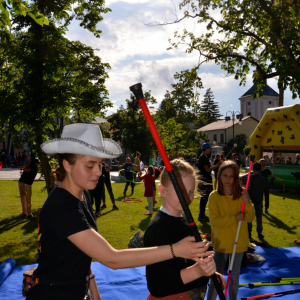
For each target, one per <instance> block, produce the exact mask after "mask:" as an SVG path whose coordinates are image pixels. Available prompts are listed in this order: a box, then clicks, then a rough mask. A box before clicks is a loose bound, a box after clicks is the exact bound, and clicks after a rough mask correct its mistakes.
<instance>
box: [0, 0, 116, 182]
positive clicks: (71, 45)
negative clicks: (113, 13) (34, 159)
mask: <svg viewBox="0 0 300 300" xmlns="http://www.w3.org/2000/svg"><path fill="white" fill-rule="evenodd" d="M35 3H36V5H37V7H38V9H39V10H40V12H41V13H42V14H43V15H45V16H46V17H47V19H48V20H49V26H44V27H42V26H40V25H38V24H37V23H36V22H35V21H34V20H33V19H32V18H30V17H29V16H23V15H18V16H15V17H14V26H13V27H12V34H10V35H8V36H7V38H6V43H11V44H12V45H13V46H14V49H8V48H7V47H6V48H5V49H6V54H7V57H6V59H5V61H2V65H1V67H2V69H3V70H4V71H5V72H6V73H8V74H9V78H5V76H2V77H1V80H3V84H2V82H1V85H0V96H1V100H2V102H3V103H2V106H1V111H0V120H4V119H6V124H7V125H8V128H9V130H10V132H12V133H13V136H14V137H15V136H18V135H19V133H20V132H21V131H22V132H24V130H26V134H27V136H26V138H27V140H29V141H30V142H31V143H32V144H33V145H34V148H35V154H36V155H37V156H39V158H40V160H41V165H42V169H43V173H44V175H45V179H46V185H47V186H49V183H50V165H49V162H48V157H47V156H46V155H45V153H43V152H42V151H41V148H40V145H41V144H42V143H43V142H45V141H46V140H47V139H48V136H53V135H55V134H56V132H57V131H58V130H59V129H61V127H59V125H58V124H57V121H56V119H61V120H64V121H67V122H74V121H77V122H83V121H90V120H91V119H92V118H94V117H95V116H97V115H99V114H100V111H101V110H102V111H103V110H104V109H105V108H106V107H107V106H109V105H111V103H110V102H109V101H108V100H107V95H108V92H107V90H106V88H105V79H106V78H107V76H108V75H107V73H106V69H107V68H109V65H108V64H104V63H102V62H101V59H100V58H99V57H97V56H96V55H95V53H94V49H92V48H91V47H88V46H86V45H84V44H82V43H80V42H78V41H75V42H71V41H69V40H68V39H66V38H65V37H64V35H65V34H66V31H67V29H68V26H69V25H70V22H71V21H72V20H74V19H77V20H80V21H81V23H80V26H82V27H84V28H86V29H88V30H89V31H91V32H93V33H94V35H95V36H96V37H100V33H101V31H100V30H97V29H96V25H97V23H98V22H99V21H101V20H102V15H103V14H104V13H106V12H108V11H109V9H107V8H105V7H104V1H102V0H93V1H89V2H86V1H84V0H80V1H72V0H69V1H61V0H59V1H52V0H39V1H36V2H35ZM75 4H76V5H75ZM73 5H74V6H75V7H76V8H74V10H73V11H72V6H73ZM4 41H5V40H2V39H1V41H0V43H1V47H0V48H1V49H2V48H3V45H2V42H4ZM5 45H6V44H5ZM9 68H10V69H9Z"/></svg>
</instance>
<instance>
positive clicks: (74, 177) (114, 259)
mask: <svg viewBox="0 0 300 300" xmlns="http://www.w3.org/2000/svg"><path fill="white" fill-rule="evenodd" d="M41 147H42V149H43V151H44V152H46V153H47V154H54V153H56V154H58V164H59V165H58V167H57V169H56V176H57V180H58V181H59V182H60V185H59V187H56V188H55V189H53V190H52V192H51V193H50V195H49V197H48V199H47V200H46V202H45V204H44V206H43V208H42V210H41V212H40V217H39V228H38V245H39V258H38V267H37V269H36V270H35V272H34V279H35V281H34V284H32V287H31V289H30V290H29V291H28V293H27V298H26V299H27V300H33V299H39V300H40V299H46V298H47V299H55V300H60V299H64V300H65V299H72V300H76V299H78V300H82V299H83V298H84V296H85V294H86V292H87V289H88V288H89V289H90V292H91V294H92V299H93V300H99V299H101V296H100V294H99V291H98V288H97V285H96V281H95V279H94V274H93V272H92V270H91V260H92V259H95V260H97V261H98V262H100V263H102V264H104V265H106V266H108V267H110V268H113V269H119V268H130V267H137V266H142V265H148V264H153V263H157V262H160V261H163V260H168V259H172V257H174V255H176V256H178V257H183V258H188V259H189V258H192V259H194V260H196V261H200V259H199V257H202V256H207V255H208V254H207V253H205V252H206V251H207V246H205V243H204V242H199V243H194V242H193V241H194V237H187V238H185V239H183V240H182V241H180V242H178V243H176V244H174V245H170V246H160V247H153V248H141V249H126V250H116V249H114V248H113V247H112V246H111V245H110V244H109V243H108V242H107V241H106V240H105V239H104V238H103V237H102V236H101V235H100V234H99V233H98V232H97V224H96V220H95V218H94V215H93V212H92V207H91V204H90V202H89V197H88V193H87V192H86V190H92V189H94V188H95V186H96V184H97V181H98V178H99V176H100V175H101V164H102V162H103V161H104V159H106V158H116V157H118V156H120V155H121V149H120V147H119V145H118V144H117V143H115V142H114V141H112V140H110V139H103V138H102V134H101V131H100V129H99V126H97V125H92V124H72V125H67V126H65V127H64V130H63V133H62V137H61V138H60V139H54V140H52V141H48V142H46V143H44V144H42V146H41ZM172 253H173V254H172ZM89 279H90V280H89Z"/></svg>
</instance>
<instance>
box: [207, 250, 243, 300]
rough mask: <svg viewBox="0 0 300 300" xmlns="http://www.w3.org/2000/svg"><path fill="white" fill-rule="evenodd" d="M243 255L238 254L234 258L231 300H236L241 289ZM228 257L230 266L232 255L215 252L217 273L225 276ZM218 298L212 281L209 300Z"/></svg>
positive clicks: (229, 289) (230, 288)
mask: <svg viewBox="0 0 300 300" xmlns="http://www.w3.org/2000/svg"><path fill="white" fill-rule="evenodd" d="M243 255H244V252H241V253H236V254H235V257H234V262H233V266H232V272H231V278H230V282H229V288H228V293H229V299H230V300H236V296H237V292H238V288H239V277H240V268H241V263H242V259H243ZM228 256H229V265H230V259H231V254H228V253H219V252H215V256H214V260H215V263H216V268H217V272H219V273H221V274H224V270H225V266H226V262H227V259H228ZM216 297H217V290H216V289H215V287H214V284H213V283H212V281H210V283H209V289H208V293H207V299H209V300H215V299H216Z"/></svg>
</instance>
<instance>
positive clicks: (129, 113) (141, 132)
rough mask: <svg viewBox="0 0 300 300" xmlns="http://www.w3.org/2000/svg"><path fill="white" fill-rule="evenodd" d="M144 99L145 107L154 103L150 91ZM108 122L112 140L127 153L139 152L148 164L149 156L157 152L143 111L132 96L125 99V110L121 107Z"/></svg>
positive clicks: (145, 94) (154, 100)
mask: <svg viewBox="0 0 300 300" xmlns="http://www.w3.org/2000/svg"><path fill="white" fill-rule="evenodd" d="M144 99H145V102H146V104H147V105H149V104H155V103H156V99H155V98H154V97H153V96H152V95H151V91H149V92H145V93H144ZM108 121H109V123H110V129H112V131H113V133H112V136H113V139H114V140H116V141H120V142H121V143H122V145H123V147H124V148H125V151H126V152H127V153H135V152H136V151H139V152H140V153H141V154H142V156H141V159H142V160H143V161H144V162H148V158H149V156H150V154H152V153H153V151H155V152H156V151H157V148H156V146H155V143H154V140H153V137H152V135H151V132H150V129H149V127H148V125H147V122H146V120H145V116H144V114H143V111H142V110H141V108H140V105H139V103H138V101H136V99H135V97H134V95H133V94H130V99H126V108H124V107H123V106H121V107H120V108H119V109H118V111H117V112H116V113H115V114H113V115H112V116H110V117H109V118H108Z"/></svg>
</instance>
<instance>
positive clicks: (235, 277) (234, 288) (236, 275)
mask: <svg viewBox="0 0 300 300" xmlns="http://www.w3.org/2000/svg"><path fill="white" fill-rule="evenodd" d="M243 256H244V252H240V253H236V254H235V256H234V262H233V266H232V271H231V277H230V282H229V288H228V294H229V299H230V300H236V297H237V293H238V289H239V283H240V270H241V264H242V260H243ZM230 259H231V255H230ZM229 264H230V261H229Z"/></svg>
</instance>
